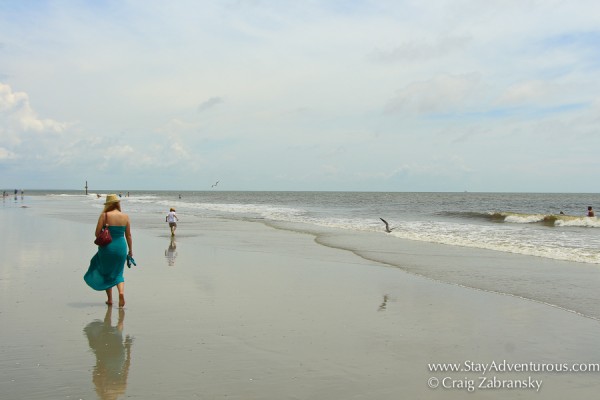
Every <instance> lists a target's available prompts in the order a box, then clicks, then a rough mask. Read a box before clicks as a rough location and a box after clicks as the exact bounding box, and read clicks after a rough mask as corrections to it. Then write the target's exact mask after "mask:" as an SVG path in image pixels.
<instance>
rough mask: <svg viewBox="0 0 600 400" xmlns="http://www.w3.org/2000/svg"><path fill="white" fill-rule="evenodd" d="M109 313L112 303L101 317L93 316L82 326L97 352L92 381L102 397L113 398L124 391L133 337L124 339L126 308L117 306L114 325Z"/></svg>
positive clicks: (95, 352)
mask: <svg viewBox="0 0 600 400" xmlns="http://www.w3.org/2000/svg"><path fill="white" fill-rule="evenodd" d="M111 317H112V307H108V309H107V310H106V315H105V316H104V321H100V320H95V321H94V322H90V323H89V324H88V325H87V326H86V327H85V328H84V329H83V331H84V332H85V335H86V336H87V338H88V341H89V344H90V348H91V349H92V351H93V352H94V354H95V355H96V366H95V367H94V372H93V375H92V381H93V382H94V385H95V386H96V393H98V396H99V397H100V398H101V399H102V400H114V399H117V398H118V397H119V396H120V395H123V394H125V389H126V388H127V375H128V374H129V365H130V363H131V345H132V343H133V338H131V337H130V336H129V335H127V336H126V338H125V340H123V321H124V319H125V310H124V309H122V308H120V309H119V320H118V322H117V326H112V324H111V319H112V318H111Z"/></svg>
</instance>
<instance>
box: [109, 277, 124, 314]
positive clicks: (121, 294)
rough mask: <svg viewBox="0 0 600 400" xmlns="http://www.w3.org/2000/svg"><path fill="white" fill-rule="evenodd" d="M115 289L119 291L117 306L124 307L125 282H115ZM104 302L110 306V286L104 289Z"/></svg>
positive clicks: (111, 302)
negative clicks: (105, 298)
mask: <svg viewBox="0 0 600 400" xmlns="http://www.w3.org/2000/svg"><path fill="white" fill-rule="evenodd" d="M117 290H118V291H119V308H123V307H125V282H121V283H117ZM106 297H107V300H106V304H107V305H109V306H112V304H113V301H112V288H110V289H106Z"/></svg>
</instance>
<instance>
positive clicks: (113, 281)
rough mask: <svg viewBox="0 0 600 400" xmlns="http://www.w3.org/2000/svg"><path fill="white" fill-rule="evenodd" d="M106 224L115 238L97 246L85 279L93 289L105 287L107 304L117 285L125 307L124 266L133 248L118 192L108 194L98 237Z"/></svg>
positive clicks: (97, 225) (99, 219)
mask: <svg viewBox="0 0 600 400" xmlns="http://www.w3.org/2000/svg"><path fill="white" fill-rule="evenodd" d="M105 224H107V225H108V229H109V230H110V235H111V236H112V242H110V243H109V244H108V245H106V246H104V247H98V252H97V253H96V254H95V255H94V257H92V260H91V261H90V267H89V268H88V271H87V272H86V274H85V276H84V277H83V279H84V280H85V282H86V283H87V284H88V285H89V286H90V287H91V288H92V289H95V290H105V291H106V296H107V300H106V304H108V305H109V306H111V305H112V304H113V300H112V288H113V286H116V287H117V289H118V290H119V307H121V308H122V307H124V306H125V293H124V291H125V283H124V279H123V269H124V267H125V261H126V260H127V257H128V256H129V257H133V250H132V241H131V226H130V224H129V216H128V215H127V214H125V213H122V212H121V202H120V201H119V197H117V195H116V194H109V195H107V196H106V202H105V203H104V210H103V211H102V214H100V217H99V218H98V223H97V224H96V237H97V236H98V235H99V234H100V232H101V231H102V227H103V226H104V225H105ZM128 249H129V251H128Z"/></svg>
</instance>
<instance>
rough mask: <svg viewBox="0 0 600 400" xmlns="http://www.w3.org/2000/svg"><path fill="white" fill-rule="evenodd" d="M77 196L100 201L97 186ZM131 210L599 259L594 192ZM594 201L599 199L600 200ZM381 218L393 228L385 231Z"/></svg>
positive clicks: (178, 198)
mask: <svg viewBox="0 0 600 400" xmlns="http://www.w3.org/2000/svg"><path fill="white" fill-rule="evenodd" d="M77 193H78V192H68V191H63V192H33V194H34V195H43V196H47V197H49V198H51V197H56V196H58V197H60V196H75V197H79V199H80V201H81V202H83V203H87V204H89V205H90V206H91V207H95V208H101V207H102V203H103V200H102V198H97V196H96V195H95V194H89V195H87V196H85V195H81V194H77ZM122 196H123V197H122V200H123V203H124V204H126V205H125V206H124V208H125V209H126V210H127V212H129V213H151V214H166V213H167V212H168V210H169V208H171V207H173V208H175V209H176V210H177V213H178V214H179V215H180V217H183V218H184V220H185V218H186V216H196V217H201V218H224V219H236V220H253V221H266V222H269V221H277V222H279V223H286V222H288V223H296V224H297V223H300V224H307V225H311V226H312V227H313V228H315V229H317V228H318V227H324V228H336V229H340V230H344V231H347V232H362V233H366V232H369V233H373V234H387V235H388V236H390V237H394V238H398V239H410V240H415V241H421V242H430V243H438V244H445V245H450V246H462V247H473V248H479V249H488V250H495V251H500V252H507V253H515V254H523V255H531V256H537V257H544V258H550V259H555V260H564V261H575V262H579V263H588V264H600V230H599V229H598V228H600V220H599V219H598V217H593V218H590V217H587V216H586V214H587V207H588V206H590V205H591V206H594V205H595V204H598V203H600V195H598V194H547V193H544V194H540V193H466V192H465V193H373V192H233V191H216V190H215V191H203V192H190V191H187V192H171V191H143V192H142V191H136V192H129V196H127V192H125V193H123V194H122ZM599 207H600V206H599ZM380 218H383V219H385V220H386V221H387V222H388V223H389V225H390V227H391V228H392V232H390V233H386V232H385V225H384V222H382V220H381V219H380Z"/></svg>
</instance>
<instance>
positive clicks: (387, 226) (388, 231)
mask: <svg viewBox="0 0 600 400" xmlns="http://www.w3.org/2000/svg"><path fill="white" fill-rule="evenodd" d="M379 219H380V220H382V221H383V223H384V224H385V231H386V232H387V233H390V232H391V231H393V230H394V229H396V228H395V227H394V228H390V224H388V222H387V221H386V220H385V219H383V218H379Z"/></svg>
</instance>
